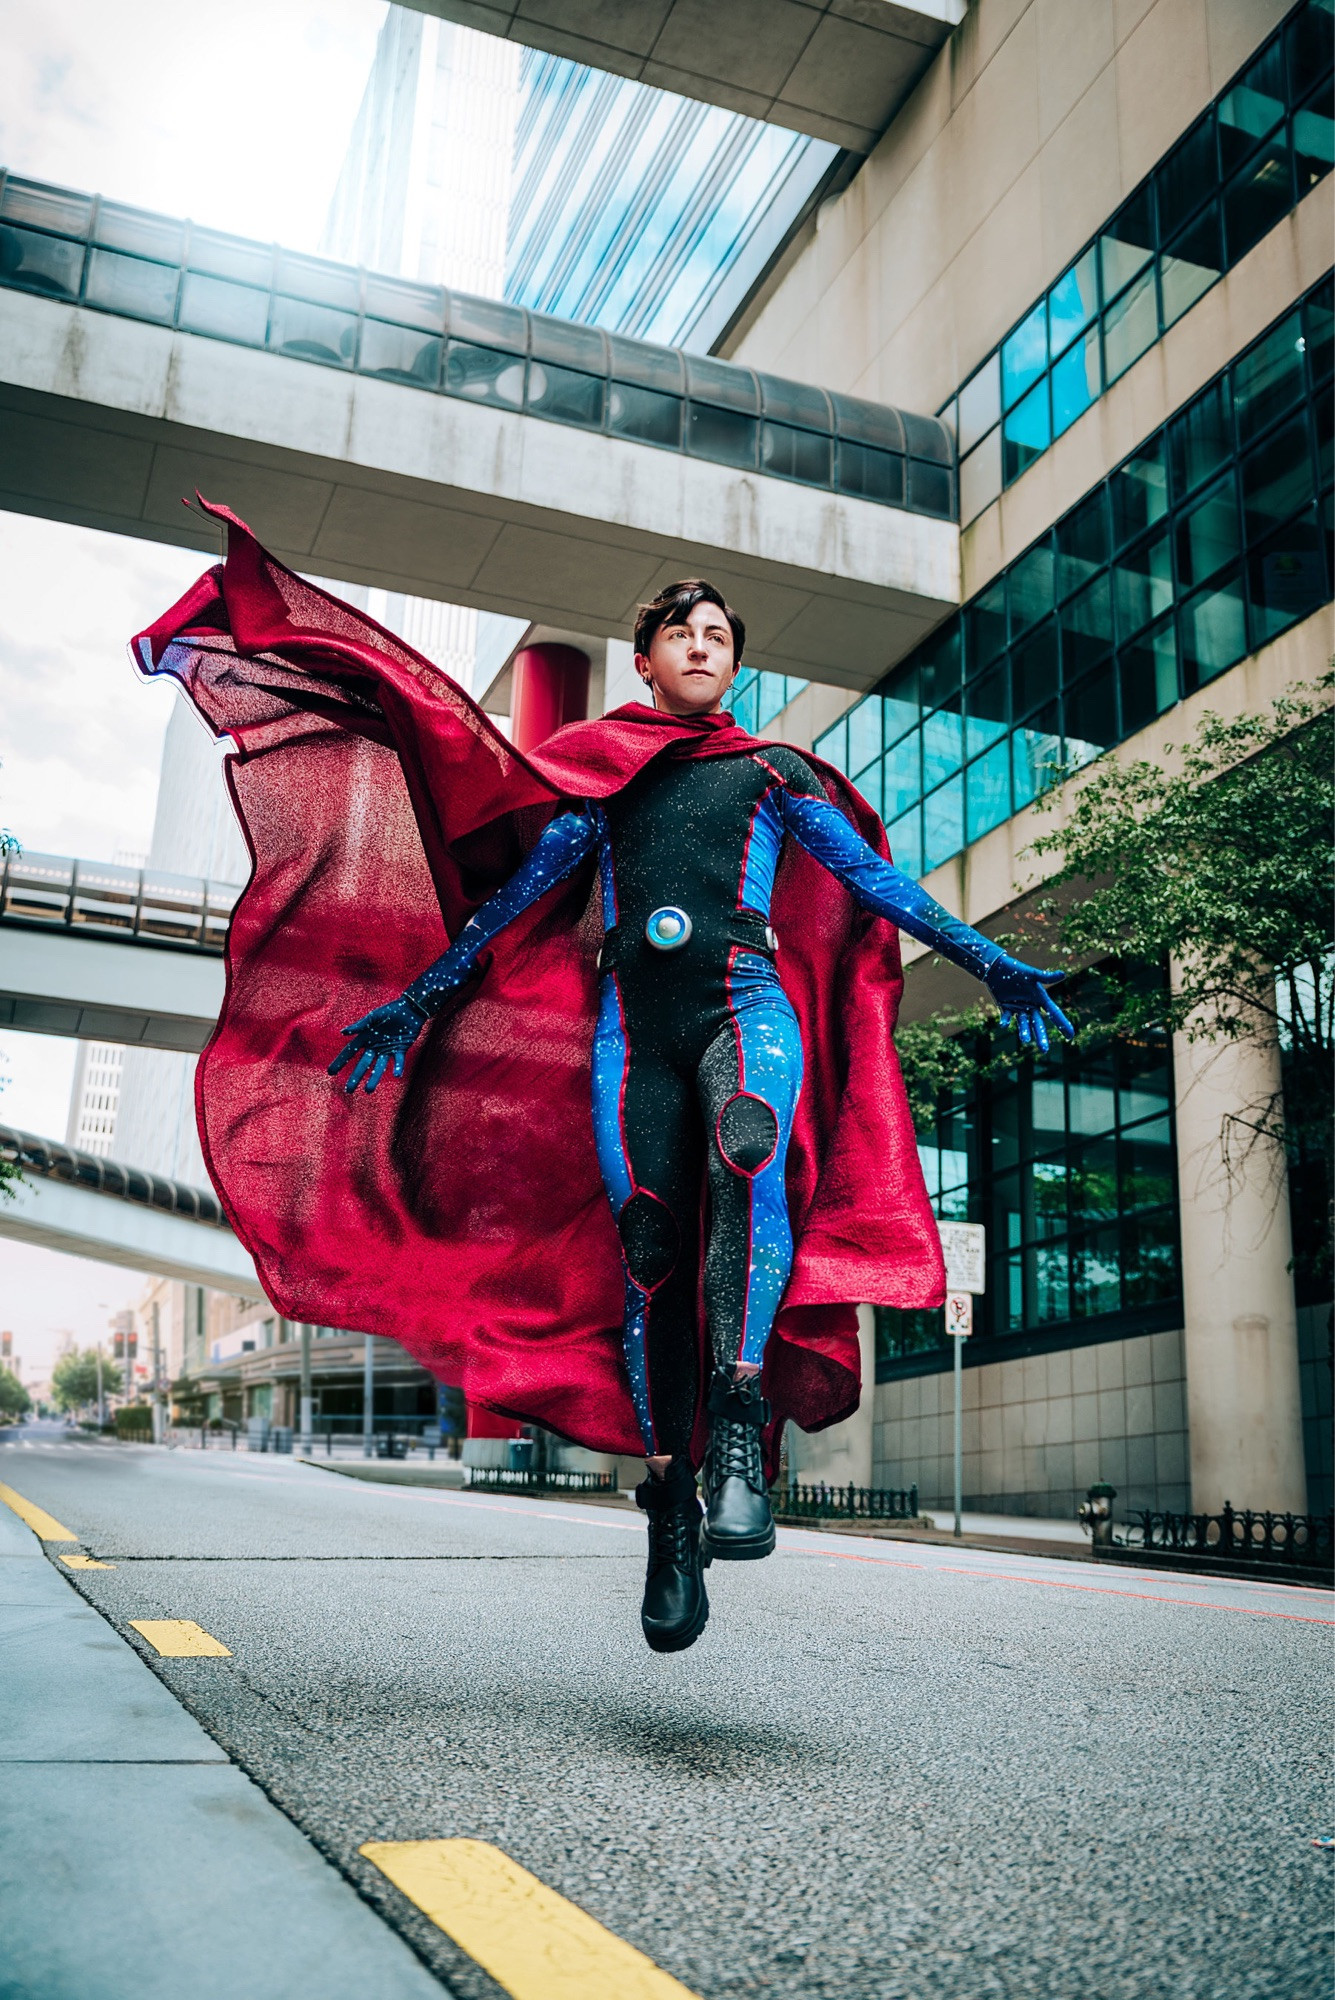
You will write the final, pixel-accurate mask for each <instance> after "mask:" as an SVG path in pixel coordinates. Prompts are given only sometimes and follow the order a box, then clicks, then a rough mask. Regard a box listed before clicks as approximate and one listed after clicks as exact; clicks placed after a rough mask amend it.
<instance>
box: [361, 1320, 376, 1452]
mask: <svg viewBox="0 0 1335 2000" xmlns="http://www.w3.org/2000/svg"><path fill="white" fill-rule="evenodd" d="M362 1338H363V1340H364V1341H365V1342H366V1345H365V1347H364V1348H363V1350H362V1457H363V1458H372V1457H373V1456H374V1455H375V1335H374V1334H373V1333H367V1334H363V1336H362Z"/></svg>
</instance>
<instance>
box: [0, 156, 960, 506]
mask: <svg viewBox="0 0 1335 2000" xmlns="http://www.w3.org/2000/svg"><path fill="white" fill-rule="evenodd" d="M0 286H4V287H6V288H8V289H11V290H16V291H26V292H36V293H38V294H40V295H41V296H42V297H43V298H48V299H59V300H64V301H66V302H68V303H69V304H71V305H79V306H83V307H86V308H90V309H91V310H93V311H96V312H104V313H114V314H117V315H118V316H119V317H121V318H128V319H137V320H143V321H148V322H150V323H151V324H154V325H157V326H164V327H172V328H175V329H177V330H178V331H180V332H182V333H195V334H202V335H204V336H206V337H207V338H210V339H214V340H223V341H227V342H229V343H230V344H231V345H233V346H241V347H251V348H267V349H268V351H269V352H270V353H273V354H285V355H288V356H290V357H291V358H292V359H294V360H299V361H313V362H315V363H317V364H318V365H320V366H321V367H325V368H336V369H342V370H343V371H344V372H350V373H354V374H358V375H370V376H374V377H375V378H377V379H378V380H380V381H385V382H397V383H401V384H403V385H405V386H406V387H408V388H413V389H419V390H426V391H429V392H430V393H432V394H435V395H442V396H454V397H458V398H460V399H461V400H463V401H465V402H471V403H480V404H485V405H487V406H489V407H491V408H493V409H500V410H507V411H511V412H516V413H518V412H523V413H524V414H525V415H528V416H532V417H541V418H544V419H546V420H547V421H548V422H550V423H559V424H569V425H574V426H576V427H577V428H579V429H581V430H591V431H601V432H604V433H605V434H607V435H609V436H612V437H619V438H624V439H626V440H628V441H630V442H632V443H636V444H648V445H655V446H658V447H660V448H662V449H664V450H667V451H675V452H685V453H686V454H687V455H688V456H690V457H694V458H705V459H710V460H712V461H713V462H714V463H715V464H718V465H727V466H731V467H734V468H736V469H737V470H739V471H744V472H759V473H763V474H766V475H768V476H769V477H771V478H777V479H785V480H789V481H796V482H797V483H798V484H799V485H803V486H815V487H823V488H824V489H825V490H826V491H833V492H836V493H844V494H848V495H849V496H850V497H852V498H856V499H861V500H870V501H873V502H874V503H876V504H878V505H881V506H887V507H900V508H903V509H905V510H906V511H908V512H909V513H914V514H927V515H931V516H933V517H934V518H936V519H938V520H949V521H953V520H954V519H955V514H956V504H955V446H954V439H953V434H952V433H951V432H950V431H949V430H948V429H947V427H946V426H945V424H943V423H942V422H941V420H940V419H939V418H938V417H919V416H914V415H911V414H910V413H908V412H906V411H900V410H895V409H891V408H890V407H889V406H888V405H886V404H881V403H869V402H865V401H864V400H863V399H862V398H861V397H858V396H845V395H841V394H839V393H837V392H827V391H826V390H824V389H817V388H812V387H810V386H809V385H807V384H806V383H802V382H788V381H783V380H781V379H780V378H779V377H778V376H775V375H759V374H757V373H756V371H755V370H754V369H752V368H747V367H743V366H742V365H741V364H739V363H736V362H731V361H719V360H716V359H715V358H714V357H713V356H712V355H697V354H687V353H684V352H683V351H682V350H680V349H678V348H674V347H656V346H653V345H652V344H650V343H649V342H648V341H643V340H631V339H628V338H626V337H625V336H623V335H620V334H609V333H604V332H603V331H602V329H601V328H600V327H594V326H582V325H579V324H577V323H576V322H574V321H571V320H562V319H553V318H548V317H547V316H546V315H544V314H541V313H530V312H528V311H527V310H525V308H524V307H522V306H512V305H504V304H502V303H501V302H500V301H499V300H496V299H479V298H472V297H469V296H467V295H465V294H464V293H462V292H450V291H446V290H445V288H444V287H443V286H441V285H422V284H415V283H413V282H412V281H410V280H407V279H402V278H391V277H386V276H383V275H380V274H377V273H376V272H373V271H366V270H361V269H358V268H357V267H355V266H353V265H350V264H337V263H333V262H331V261H329V260H328V259H326V258H323V257H308V256H303V255H299V254H297V253H296V252H295V251H292V250H284V249H281V248H280V247H279V246H278V245H276V244H272V243H256V242H252V241H250V240H248V239H246V238H244V237H240V236H224V235H223V234H221V233H220V232H219V231H218V230H216V229H202V228H200V227H199V226H198V225H197V224H195V223H192V222H186V221H181V220H179V219H177V218H175V217H172V216H166V215H155V214H151V213H149V212H148V211H147V210H144V209H136V208H127V207H125V206H124V205H123V204H122V203H120V202H112V201H105V200H103V199H102V197H101V196H100V195H87V194H81V193H79V192H77V191H76V190H74V189H72V188H63V187H50V186H47V185H44V184H43V183H41V182H38V181H29V180H23V179H21V178H20V177H19V176H18V175H17V174H7V173H5V172H4V171H3V170H0Z"/></svg>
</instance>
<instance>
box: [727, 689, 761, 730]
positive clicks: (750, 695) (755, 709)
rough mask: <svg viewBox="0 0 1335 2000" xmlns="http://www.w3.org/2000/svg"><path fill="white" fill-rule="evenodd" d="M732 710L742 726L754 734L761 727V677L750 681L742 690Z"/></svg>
mask: <svg viewBox="0 0 1335 2000" xmlns="http://www.w3.org/2000/svg"><path fill="white" fill-rule="evenodd" d="M732 712H733V714H734V715H735V716H736V718H737V721H738V724H739V725H740V727H741V728H743V729H745V730H747V731H748V732H749V733H750V734H751V735H754V734H755V732H756V730H757V729H759V727H760V677H759V675H757V676H756V678H755V680H753V681H748V682H747V684H746V686H745V687H744V688H743V690H742V692H741V693H740V694H739V695H738V696H737V697H736V698H735V700H734V702H733V705H732Z"/></svg>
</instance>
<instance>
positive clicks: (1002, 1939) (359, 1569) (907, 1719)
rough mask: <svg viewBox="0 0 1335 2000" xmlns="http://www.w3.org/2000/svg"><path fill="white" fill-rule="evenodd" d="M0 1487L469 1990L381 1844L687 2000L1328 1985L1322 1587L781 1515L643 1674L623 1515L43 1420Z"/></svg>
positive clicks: (1205, 1991) (1178, 1995)
mask: <svg viewBox="0 0 1335 2000" xmlns="http://www.w3.org/2000/svg"><path fill="white" fill-rule="evenodd" d="M12 1435H13V1434H12V1433H11V1436H12ZM46 1440H49V1441H46ZM0 1481H5V1482H7V1483H9V1484H10V1485H12V1486H13V1487H14V1488H16V1489H17V1490H18V1491H19V1492H20V1493H22V1494H23V1495H24V1496H25V1497H26V1498H27V1499H29V1500H31V1501H34V1502H36V1503H37V1504H39V1505H40V1506H41V1507H44V1508H46V1509H48V1510H49V1511H50V1512H51V1513H53V1514H54V1515H56V1516H57V1518H58V1519H59V1520H60V1521H62V1522H64V1523H66V1524H67V1525H68V1526H69V1527H70V1528H71V1530H72V1531H73V1532H74V1533H75V1534H77V1535H78V1536H80V1537H81V1538H82V1539H83V1542H84V1546H85V1548H86V1549H87V1551H88V1552H89V1553H90V1554H92V1555H94V1556H96V1557H98V1558H100V1559H102V1560H103V1561H106V1562H108V1563H114V1564H115V1565H116V1567H115V1568H113V1569H106V1570H95V1571H84V1572H81V1573H80V1574H79V1575H77V1576H70V1575H68V1573H66V1572H62V1574H66V1575H67V1580H68V1582H69V1585H70V1588H72V1589H78V1590H79V1591H80V1592H81V1593H82V1594H83V1595H84V1597H86V1598H87V1599H88V1601H89V1602H90V1603H92V1604H93V1605H94V1606H96V1607H97V1609H98V1610H99V1611H101V1612H102V1614H103V1615H104V1616H105V1617H106V1618H107V1619H108V1620H110V1621H111V1623H112V1624H113V1625H114V1626H115V1627H116V1629H117V1631H119V1632H121V1633H122V1634H124V1635H125V1636H126V1637H127V1638H128V1639H129V1640H130V1641H131V1643H133V1644H134V1645H135V1646H136V1648H137V1649H138V1650H139V1652H140V1653H141V1654H142V1655H143V1657H145V1658H146V1659H148V1660H149V1661H150V1663H151V1665H152V1666H153V1669H154V1671H155V1672H156V1673H157V1674H158V1675H159V1676H160V1678H161V1679H162V1680H163V1681H165V1682H166V1683H167V1685H168V1686H169V1687H170V1688H171V1689H172V1690H173V1691H174V1692H175V1694H176V1695H177V1696H178V1697H179V1699H180V1701H181V1702H182V1703H184V1704H185V1706H186V1707H187V1708H188V1709H189V1710H190V1711H191V1712H192V1713H193V1714H194V1715H195V1716H196V1717H197V1718H198V1719H199V1721H200V1722H201V1723H202V1724H203V1725H204V1727H205V1729H206V1730H207V1731H208V1732H209V1733H210V1734H211V1735H212V1736H213V1737H214V1738H215V1739H216V1741H217V1742H218V1743H219V1744H220V1745H221V1746H222V1747H223V1748H224V1749H225V1750H226V1751H227V1752H228V1753H229V1755H230V1756H231V1757H232V1758H234V1759H235V1760H236V1761H237V1762H238V1763H239V1764H240V1765H241V1766H242V1767H243V1769H244V1770H245V1771H246V1772H248V1773H249V1774H250V1775H251V1776H252V1777H253V1778H254V1779H256V1780H257V1781H258V1783H259V1784H260V1785H261V1786H262V1787H263V1788H264V1790H265V1791H266V1792H267V1793H268V1794H269V1796H270V1798H271V1799H273V1800H274V1801H275V1802H276V1803H277V1804H278V1805H279V1806H280V1807H281V1808H282V1810H283V1811H284V1812H285V1813H287V1814H288V1815H289V1816H290V1817H291V1819H292V1820H294V1821H295V1822H296V1824H297V1826H298V1827H299V1828H301V1829H302V1830H303V1831H304V1832H305V1833H306V1834H307V1835H308V1836H309V1838H310V1839H311V1840H312V1841H313V1842H315V1843H316V1845H317V1846H318V1848H319V1849H320V1850H321V1851H322V1852H323V1853H324V1854H325V1855H326V1856H327V1857H328V1858H329V1859H330V1860H332V1861H333V1862H334V1863H335V1864H336V1865H337V1867H339V1868H340V1869H342V1870H343V1871H344V1873H345V1874H346V1875H347V1876H348V1877H349V1878H350V1879H351V1880H352V1881H353V1882H354V1884H355V1885H356V1886H357V1888H358V1889H359V1890H360V1891H361V1893H362V1894H363V1895H364V1896H365V1897H366V1898H367V1899H368V1900H369V1901H370V1902H371V1903H372V1905H373V1906H374V1907H375V1908H376V1909H378V1910H379V1911H380V1912H381V1914H382V1915H383V1916H384V1917H385V1918H386V1919H387V1920H388V1921H389V1922H390V1923H391V1924H392V1925H394V1926H396V1927H397V1928H398V1929H399V1930H400V1931H401V1932H402V1934H403V1935H404V1936H405V1937H406V1938H407V1939H408V1940H409V1942H410V1943H411V1944H412V1945H413V1946H414V1947H415V1949H416V1950H417V1951H418V1953H419V1954H420V1955H421V1957H422V1958H423V1959H424V1960H425V1961H426V1963H427V1965H428V1966H429V1967H430V1968H431V1969H432V1970H434V1971H435V1972H436V1973H437V1974H438V1975H439V1977H440V1978H441V1979H442V1980H443V1981H444V1982H445V1984H446V1986H447V1989H448V1990H449V1991H451V1992H453V1993H456V1994H457V1995H459V1996H463V2000H475V1996H478V2000H480V1997H481V1996H486V2000H495V1996H496V1995H497V1994H498V1993H499V1991H500V1989H499V1988H498V1987H497V1986H496V1985H495V1984H493V1982H492V1981H491V1980H490V1979H489V1978H488V1977H487V1975H486V1974H485V1973H483V1972H481V1971H480V1970H479V1969H478V1967H477V1966H476V1965H475V1964H474V1963H473V1962H472V1961H471V1960H470V1959H468V1958H466V1957H465V1956H464V1954H463V1953H462V1952H461V1951H460V1950H459V1949H458V1948H457V1947H456V1946H455V1945H453V1944H452V1943H451V1942H450V1940H449V1939H448V1938H447V1937H445V1936H444V1935H443V1934H442V1933H441V1932H440V1931H438V1930H437V1929H436V1928H435V1927H434V1926H433V1925H431V1924H430V1923H429V1922H428V1921H427V1920H426V1919H425V1918H424V1917H423V1916H421V1915H420V1914H419V1913H418V1911H417V1910H416V1909H415V1908H414V1907H413V1905H412V1904H410V1903H409V1902H407V1901H406V1899H405V1898H404V1897H403V1896H401V1895H400V1893H399V1892H398V1891H397V1890H396V1889H394V1888H393V1887H392V1886H391V1885H390V1884H389V1883H388V1882H387V1881H386V1880H385V1878H384V1877H383V1876H381V1875H379V1874H378V1873H377V1872H376V1870H375V1869H373V1868H372V1867H371V1866H370V1864H369V1863H368V1862H366V1861H364V1860H362V1859H361V1858H360V1857H359V1856H358V1853H357V1849H358V1848H359V1847H360V1846H361V1845H362V1843H363V1842H366V1841H368V1840H412V1839H436V1838H442V1837H448V1836H453V1835H467V1836H472V1837H474V1838H477V1839H481V1840H486V1841H490V1842H494V1843H495V1844H497V1845H498V1846H500V1847H501V1848H503V1849H505V1851H506V1852H507V1853H508V1854H510V1855H511V1856H513V1857H514V1858H515V1859H516V1860H517V1861H519V1862H520V1863H522V1864H523V1866H524V1867H526V1868H528V1869H530V1870H531V1871H532V1872H533V1873H534V1874H535V1875H537V1876H539V1877H540V1878H541V1879H542V1880H543V1881H544V1882H545V1883H547V1884H548V1885H549V1886H550V1887H552V1888H554V1889H556V1890H557V1891H559V1892H560V1894H562V1895H563V1896H566V1897H568V1898H570V1899H571V1900H572V1901H573V1902H575V1903H577V1904H579V1905H581V1906H582V1907H583V1908H585V1909H586V1910H588V1911H590V1912H591V1913H592V1914H593V1915H594V1916H595V1917H597V1918H598V1919H599V1921H600V1922H601V1923H603V1924H605V1925H606V1926H607V1927H608V1928H609V1929H610V1930H612V1931H614V1932H616V1933H617V1934H618V1935H619V1936H621V1937H623V1938H626V1939H628V1940H629V1941H630V1942H631V1943H633V1944H635V1945H636V1946H638V1947H639V1948H640V1949H641V1950H642V1951H644V1952H646V1953H648V1954H649V1956H650V1957H651V1958H653V1959H654V1960H655V1961H656V1962H657V1963H658V1964H659V1965H660V1966H662V1967H664V1968H665V1969H666V1970H667V1971H669V1972H670V1973H672V1974H673V1975H675V1977H676V1978H677V1979H679V1980H681V1981H683V1982H684V1984H685V1985H686V1986H687V1987H688V1988H690V1989H692V1990H693V1991H694V1992H697V1993H699V1994H700V1995H702V1996H704V2000H733V1996H741V1995H765V1996H776V2000H777V1996H782V2000H938V1996H940V2000H946V1996H949V2000H980V1996H984V1995H992V1994H998V1995H1005V1996H1011V2000H1067V1996H1070V2000H1158V1996H1165V2000H1168V1996H1171V2000H1262V1996H1265V2000H1271V1996H1273V2000H1307V1996H1312V2000H1317V1996H1320V2000H1326V1996H1328V1994H1329V1992H1330V1990H1331V1957H1330V1941H1329V1916H1330V1882H1329V1873H1330V1861H1329V1857H1327V1856H1323V1855H1321V1854H1319V1853H1318V1852H1316V1851H1315V1850H1314V1849H1313V1848H1312V1847H1311V1845H1310V1841H1311V1838H1312V1836H1313V1835H1314V1834H1316V1833H1318V1832H1321V1831H1323V1830H1326V1829H1327V1827H1328V1825H1329V1823H1330V1820H1331V1798H1330V1789H1329V1768H1328V1767H1329V1758H1328V1745H1329V1743H1330V1741H1331V1713H1330V1710H1331V1700H1330V1695H1331V1686H1330V1672H1329V1666H1330V1636H1331V1622H1332V1617H1333V1616H1335V1613H1333V1612H1332V1599H1331V1597H1330V1596H1329V1594H1327V1593H1324V1592H1320V1591H1316V1590H1307V1589H1293V1588H1287V1587H1284V1586H1277V1585H1267V1584H1257V1583H1249V1582H1245V1581H1240V1582H1233V1581H1228V1580H1225V1579H1216V1578H1197V1577H1183V1576H1177V1575H1173V1576H1165V1575H1163V1574H1160V1573H1154V1572H1149V1571H1143V1572H1142V1571H1139V1570H1131V1571H1122V1570H1119V1571H1117V1572H1116V1573H1111V1574H1110V1573H1108V1572H1106V1571H1103V1570H1094V1569H1091V1568H1089V1567H1086V1566H1083V1565H1078V1564H1072V1563H1064V1562H1060V1561H1049V1560H1044V1559H1042V1558H1034V1557H1028V1556H1019V1555H1013V1556H1012V1555H998V1554H985V1553H982V1552H971V1551H960V1550H955V1549H949V1548H938V1547H917V1546H911V1545H908V1544H904V1543H897V1542H885V1541H873V1540H863V1539H852V1538H847V1537H843V1536H821V1535H817V1534H811V1533H805V1532H796V1531H781V1533H780V1542H779V1549H778V1552H777V1554H776V1555H775V1557H774V1558H772V1559H771V1560H770V1561H768V1562H765V1563H754V1564H738V1565H732V1566H729V1567H721V1566H719V1565H716V1566H715V1567H714V1568H713V1569H712V1570H711V1571H710V1572H709V1588H710V1596H711V1602H712V1606H713V1612H712V1617H711V1620H710V1623H709V1626H708V1629H707V1630H706V1632H705V1634H704V1636H703V1637H702V1638H701V1640H700V1641H699V1643H698V1644H697V1645H696V1646H695V1647H694V1648H693V1649H692V1650H691V1651H689V1652H687V1653H684V1654H679V1655H672V1656H667V1657H660V1656H655V1655H653V1654H651V1653H649V1652H648V1650H647V1649H646V1648H645V1646H644V1644H643V1641H642V1639H641V1636H640V1632H639V1624H638V1604H639V1593H640V1585H641V1579H642V1568H643V1543H644V1530H643V1526H642V1524H641V1521H640V1518H639V1517H638V1516H637V1515H634V1514H632V1513H629V1512H626V1513H623V1512H619V1511H617V1510H614V1509H609V1508H599V1507H594V1506H583V1507H581V1506H578V1505H573V1504H566V1503H561V1502H550V1503H545V1502H539V1501H526V1500H519V1499H514V1498H503V1497H500V1496H490V1495H476V1496H471V1495H468V1494H455V1493H440V1492H422V1491H420V1490H411V1489H409V1490H405V1489H403V1488H394V1487H381V1486H373V1485H367V1484H363V1483H358V1482H354V1481H352V1480H349V1479H345V1478H342V1477H339V1476H338V1475H337V1474H333V1473H329V1472H326V1471H323V1470H319V1469H316V1468H313V1467H308V1466H303V1465H301V1464H297V1463H293V1462H291V1461H287V1460H282V1459H271V1458H262V1457H250V1456H247V1455H245V1454H236V1455H233V1454H231V1453H217V1454H215V1453H209V1454H199V1453H197V1452H185V1451H179V1452H166V1451H161V1450H153V1449H151V1448H147V1447H145V1448H140V1447H127V1446H113V1445H107V1444H95V1443H78V1442H64V1441H61V1440H59V1439H57V1438H54V1437H52V1436H51V1434H50V1433H47V1434H46V1439H45V1440H39V1441H38V1442H35V1443H29V1444H26V1445H25V1444H13V1445H8V1446H0ZM132 1618H143V1619H152V1618H163V1619H167V1618H178V1619H179V1618H188V1619H194V1620H196V1621H198V1623H199V1624H200V1625H202V1626H203V1627H204V1628H205V1629H206V1630H207V1631H208V1632H210V1633H212V1634H213V1635H214V1636H215V1637H216V1638H218V1639H220V1640H221V1641H222V1642H223V1643H224V1644H225V1645H226V1646H227V1647H228V1648H230V1651H231V1657H230V1658H228V1659H183V1660H169V1659H158V1658H156V1657H155V1656H154V1655H153V1654H152V1653H151V1651H150V1649H149V1648H148V1647H147V1646H146V1645H145V1643H144V1642H143V1640H142V1639H141V1638H140V1636H139V1634H138V1633H136V1632H134V1631H132V1630H131V1629H130V1628H129V1624H128V1621H129V1620H130V1619H132ZM242 1915H243V1913H238V1918H239V1920H241V1919H242Z"/></svg>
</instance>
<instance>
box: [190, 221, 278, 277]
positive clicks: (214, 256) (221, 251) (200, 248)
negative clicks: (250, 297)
mask: <svg viewBox="0 0 1335 2000" xmlns="http://www.w3.org/2000/svg"><path fill="white" fill-rule="evenodd" d="M186 261H187V262H188V264H189V266H190V269H191V270H192V271H204V272H206V273H207V274H208V276H209V277H211V278H230V279H231V280H232V282H233V283H234V284H238V285H252V286H253V287H254V288H255V289H256V290H257V291H264V292H267V291H268V290H269V289H270V287H271V285H272V283H273V251H272V249H271V248H270V247H269V245H268V244H267V243H250V242H247V240H246V238H245V237H243V236H223V235H221V234H220V233H219V232H218V231H217V230H216V229H192V230H191V232H190V250H189V255H188V257H187V259H186Z"/></svg>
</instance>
